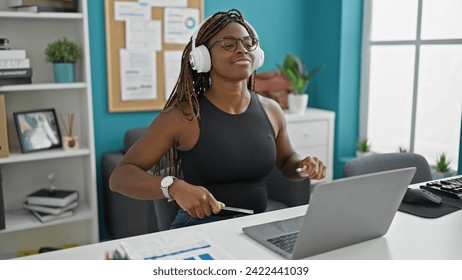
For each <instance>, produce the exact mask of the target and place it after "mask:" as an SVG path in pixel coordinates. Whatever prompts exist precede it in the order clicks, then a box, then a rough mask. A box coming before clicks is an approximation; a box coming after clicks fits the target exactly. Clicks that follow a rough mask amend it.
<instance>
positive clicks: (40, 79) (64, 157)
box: [0, 0, 99, 259]
mask: <svg viewBox="0 0 462 280" xmlns="http://www.w3.org/2000/svg"><path fill="white" fill-rule="evenodd" d="M78 2H79V12H77V13H20V12H15V11H13V10H11V9H8V1H0V35H1V37H2V38H3V37H6V38H8V39H9V41H10V47H11V48H12V49H25V50H26V54H27V57H28V58H29V59H30V62H31V67H32V68H33V77H32V84H28V85H9V86H3V87H2V86H0V94H3V95H4V96H5V99H6V111H7V112H6V113H7V124H8V134H9V135H8V138H9V146H10V155H9V157H6V158H0V169H1V172H2V178H3V182H2V185H3V195H4V202H5V211H6V215H5V216H6V229H3V230H0V258H1V259H5V258H10V257H15V256H16V252H17V251H19V250H30V249H38V248H40V247H42V246H63V245H66V244H74V243H76V244H79V245H84V244H90V243H94V242H98V241H99V233H98V206H97V190H96V168H95V159H94V158H95V148H94V132H93V109H92V93H91V76H90V75H91V73H90V52H89V41H88V40H89V38H88V20H87V19H88V17H87V1H86V0H85V1H84V0H82V1H78ZM61 37H67V38H68V39H69V40H71V41H73V42H76V43H77V44H78V45H79V46H80V47H81V49H82V57H81V59H80V60H79V61H78V62H77V65H76V79H77V82H76V83H68V84H56V83H54V79H53V67H52V64H51V63H48V62H46V61H45V55H44V50H45V48H46V46H47V45H48V44H49V43H51V42H53V41H55V40H57V39H59V38H61ZM47 108H54V109H55V110H56V112H57V113H59V112H61V113H62V114H63V116H66V115H67V114H68V113H73V112H74V113H75V121H74V131H75V135H77V136H78V137H79V142H80V143H79V145H80V148H79V149H78V150H75V151H65V150H62V149H53V150H47V151H40V152H32V153H27V154H23V153H22V152H21V149H20V145H19V141H18V136H17V132H16V128H15V124H14V120H13V112H18V111H28V110H37V109H47ZM63 131H64V128H63V126H61V132H63ZM51 171H53V172H54V173H55V174H56V179H55V185H56V187H57V188H63V189H74V190H78V191H79V196H80V197H79V206H78V208H77V210H76V211H75V213H74V215H73V216H72V217H70V218H65V219H61V220H56V221H52V222H49V223H41V222H39V221H38V220H37V219H36V218H34V217H33V216H32V215H31V214H30V213H28V212H27V211H25V210H23V209H22V203H23V201H24V199H25V196H26V195H27V194H29V193H31V192H33V191H35V190H37V189H40V188H47V187H48V186H49V181H48V177H47V175H48V173H49V172H51Z"/></svg>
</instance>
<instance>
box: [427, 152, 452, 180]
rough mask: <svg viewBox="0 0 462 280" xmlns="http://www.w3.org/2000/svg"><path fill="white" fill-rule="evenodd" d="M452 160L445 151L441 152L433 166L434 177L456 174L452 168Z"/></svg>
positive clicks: (439, 177) (440, 177)
mask: <svg viewBox="0 0 462 280" xmlns="http://www.w3.org/2000/svg"><path fill="white" fill-rule="evenodd" d="M450 164H451V160H449V159H448V158H447V157H446V154H445V153H441V154H440V155H439V156H438V157H437V158H436V165H435V166H433V172H432V173H433V174H432V177H433V179H442V178H446V177H451V176H454V175H455V172H454V171H453V170H451V168H450Z"/></svg>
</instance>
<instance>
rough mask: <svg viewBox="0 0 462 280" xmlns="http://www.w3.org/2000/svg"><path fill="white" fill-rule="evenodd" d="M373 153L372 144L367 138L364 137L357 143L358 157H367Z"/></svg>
mask: <svg viewBox="0 0 462 280" xmlns="http://www.w3.org/2000/svg"><path fill="white" fill-rule="evenodd" d="M370 153H371V144H370V143H369V140H368V139H367V137H362V138H360V139H359V140H358V142H357V143H356V157H362V156H366V155H368V154H370Z"/></svg>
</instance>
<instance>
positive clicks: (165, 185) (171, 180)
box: [161, 176, 173, 188]
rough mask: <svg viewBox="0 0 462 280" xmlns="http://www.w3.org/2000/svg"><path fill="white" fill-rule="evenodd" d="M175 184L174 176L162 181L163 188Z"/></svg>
mask: <svg viewBox="0 0 462 280" xmlns="http://www.w3.org/2000/svg"><path fill="white" fill-rule="evenodd" d="M172 183H173V177H172V176H167V177H165V178H164V179H162V182H161V185H162V187H163V188H166V187H168V186H170V185H171V184H172Z"/></svg>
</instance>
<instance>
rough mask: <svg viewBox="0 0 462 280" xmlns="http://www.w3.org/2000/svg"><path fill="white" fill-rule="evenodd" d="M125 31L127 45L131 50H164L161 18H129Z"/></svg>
mask: <svg viewBox="0 0 462 280" xmlns="http://www.w3.org/2000/svg"><path fill="white" fill-rule="evenodd" d="M125 33H126V36H125V46H126V48H127V49H129V50H132V49H141V50H151V51H160V50H162V30H161V21H160V20H149V21H146V20H143V19H127V21H125Z"/></svg>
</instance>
